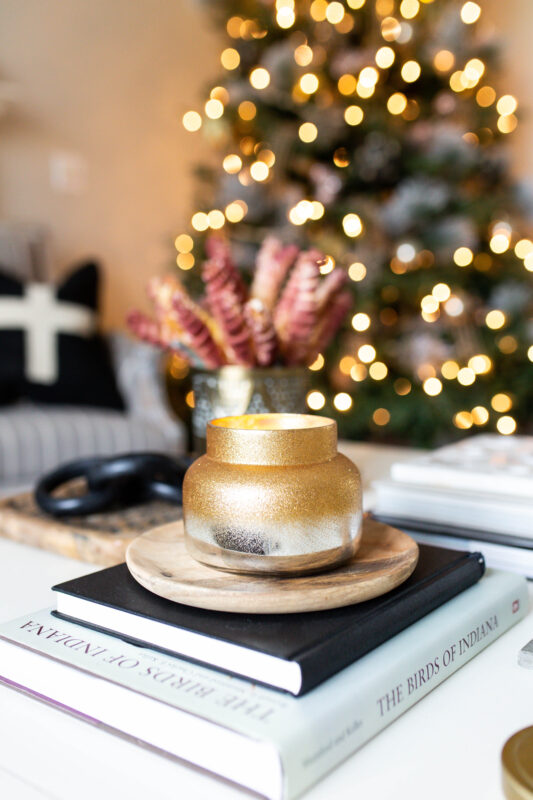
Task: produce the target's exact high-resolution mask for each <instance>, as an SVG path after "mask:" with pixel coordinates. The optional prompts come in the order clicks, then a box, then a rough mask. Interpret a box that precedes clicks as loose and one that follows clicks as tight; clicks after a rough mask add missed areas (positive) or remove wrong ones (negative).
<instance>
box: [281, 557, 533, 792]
mask: <svg viewBox="0 0 533 800" xmlns="http://www.w3.org/2000/svg"><path fill="white" fill-rule="evenodd" d="M494 577H496V578H499V579H500V581H499V584H500V585H499V587H498V586H494V591H493V592H489V593H487V592H486V591H481V592H478V589H483V588H486V587H483V583H484V581H481V582H480V584H478V585H477V586H474V587H472V588H471V589H468V590H466V592H465V593H464V594H463V596H462V597H461V596H460V597H458V598H455V600H451V601H450V602H449V603H447V605H446V606H444V607H442V608H440V609H438V610H437V611H435V612H434V613H433V614H432V615H431V619H426V620H422V621H421V622H420V623H418V625H415V626H414V628H411V629H409V630H407V631H404V632H403V633H401V634H400V635H399V636H397V637H396V638H395V639H394V640H391V642H389V643H388V644H386V645H384V646H383V648H381V650H378V651H374V652H373V653H369V654H368V655H367V656H364V657H363V658H362V659H361V660H360V661H359V662H358V663H357V664H356V665H354V666H353V667H351V668H350V669H347V670H345V671H344V672H343V673H340V674H339V675H338V676H336V677H335V678H332V679H331V680H330V681H328V682H327V683H326V684H323V685H322V686H321V687H319V688H317V689H315V690H314V691H313V692H312V694H310V695H308V696H306V697H303V698H302V699H301V700H300V703H301V704H302V706H303V704H305V703H306V701H312V706H313V717H312V719H311V718H308V719H306V725H305V726H302V731H301V735H299V736H298V737H295V736H294V731H292V736H291V738H290V739H289V738H287V742H286V746H285V748H282V749H281V755H282V761H283V764H284V773H285V776H286V794H285V796H286V797H287V798H292V797H295V796H297V795H299V794H300V793H301V792H303V791H305V789H307V788H309V787H310V786H311V785H312V784H314V783H316V782H317V781H318V780H320V778H321V777H323V776H324V775H325V774H327V773H328V772H329V771H331V770H332V769H333V768H334V767H335V766H336V765H337V764H339V763H340V762H341V761H343V760H344V759H346V758H347V757H348V756H349V755H351V754H352V753H354V752H355V751H356V750H358V749H359V748H360V747H361V746H362V745H364V744H365V743H366V742H367V741H369V740H370V739H371V738H372V737H373V736H375V735H376V734H377V733H379V731H381V730H383V729H384V728H386V727H387V726H388V725H390V724H391V722H393V721H394V720H395V719H397V717H399V716H400V715H401V714H403V713H404V712H405V711H407V710H408V709H409V708H410V707H411V706H413V705H414V704H415V703H417V702H418V701H419V700H421V699H422V698H423V697H424V696H425V695H427V694H428V693H429V692H431V691H432V690H433V689H435V688H436V687H437V686H438V685H439V684H441V683H442V682H443V681H444V680H446V678H448V677H450V675H452V674H453V673H454V672H456V671H457V670H458V669H460V668H461V667H462V666H463V665H464V664H466V663H467V662H468V661H470V660H471V659H472V658H473V657H474V656H476V655H477V654H478V653H480V652H481V651H482V650H483V649H484V648H485V647H487V646H488V645H490V644H491V643H492V642H493V641H495V640H496V639H497V638H498V637H499V636H501V634H503V633H504V632H505V631H506V630H507V629H508V628H510V627H511V626H512V625H514V624H515V623H516V622H518V621H519V620H520V619H521V618H522V617H524V616H525V614H526V613H527V608H528V594H527V583H526V581H525V580H523V579H521V578H517V577H516V576H509V575H507V574H506V573H494ZM468 595H470V596H468ZM465 601H466V602H465ZM426 622H427V623H430V624H428V625H425V623H426ZM421 625H423V626H425V627H424V629H423V630H422V629H421V627H420V626H421ZM380 660H381V661H385V660H386V661H387V662H388V663H380ZM334 682H335V683H336V686H335V694H336V696H335V697H333V698H332V692H333V690H334V689H333V686H334ZM321 694H323V703H320V699H321V698H320V695H321ZM339 697H340V698H342V700H339ZM319 709H321V710H322V714H320V713H318V711H319ZM304 713H305V712H304Z"/></svg>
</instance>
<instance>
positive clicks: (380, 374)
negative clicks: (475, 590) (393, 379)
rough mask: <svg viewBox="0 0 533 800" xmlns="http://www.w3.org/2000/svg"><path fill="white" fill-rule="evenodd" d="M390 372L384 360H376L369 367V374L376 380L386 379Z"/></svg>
mask: <svg viewBox="0 0 533 800" xmlns="http://www.w3.org/2000/svg"><path fill="white" fill-rule="evenodd" d="M388 373H389V370H388V368H387V365H386V364H384V363H383V361H374V363H373V364H371V365H370V366H369V368H368V374H369V375H370V377H371V378H372V380H374V381H382V380H384V379H385V378H386V377H387V375H388Z"/></svg>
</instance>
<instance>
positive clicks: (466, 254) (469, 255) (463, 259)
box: [453, 247, 474, 267]
mask: <svg viewBox="0 0 533 800" xmlns="http://www.w3.org/2000/svg"><path fill="white" fill-rule="evenodd" d="M453 260H454V262H455V263H456V264H457V266H458V267H467V266H468V265H469V264H471V263H472V261H473V260H474V254H473V252H472V251H471V250H470V248H469V247H458V248H457V250H456V251H455V253H454V254H453Z"/></svg>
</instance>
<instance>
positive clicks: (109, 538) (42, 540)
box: [0, 482, 181, 567]
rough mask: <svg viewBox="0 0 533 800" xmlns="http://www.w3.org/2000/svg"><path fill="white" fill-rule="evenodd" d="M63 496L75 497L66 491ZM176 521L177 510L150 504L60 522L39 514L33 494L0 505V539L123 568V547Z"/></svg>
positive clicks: (4, 501) (10, 498)
mask: <svg viewBox="0 0 533 800" xmlns="http://www.w3.org/2000/svg"><path fill="white" fill-rule="evenodd" d="M72 483H74V482H72ZM74 488H75V487H74ZM63 493H64V494H74V493H75V492H74V491H73V489H72V485H71V486H70V487H69V489H68V490H66V491H65V492H63ZM179 517H181V507H178V506H172V505H170V504H169V503H163V502H153V503H145V504H143V505H139V506H134V507H132V508H127V509H124V510H122V511H114V512H106V513H104V514H90V515H89V516H88V517H64V518H63V519H61V520H59V519H55V518H54V517H50V516H48V515H47V514H44V513H43V512H42V511H41V510H40V509H39V508H38V507H37V506H36V505H35V501H34V499H33V493H32V492H27V493H25V494H18V495H14V496H13V497H8V498H6V499H5V500H2V501H0V536H4V537H6V538H8V539H13V540H14V541H16V542H22V543H23V544H28V545H32V546H33V547H40V548H41V549H43V550H51V551H53V552H55V553H60V554H61V555H63V556H68V557H69V558H77V559H79V560H80V561H86V562H88V563H91V564H101V565H102V566H104V567H111V566H114V565H115V564H122V563H123V562H124V560H125V558H126V549H127V547H128V545H129V544H130V542H132V541H133V540H134V539H136V538H137V536H140V534H141V533H144V532H145V531H146V530H149V529H150V528H154V527H155V526H156V525H163V524H165V523H168V522H171V521H174V520H176V519H179Z"/></svg>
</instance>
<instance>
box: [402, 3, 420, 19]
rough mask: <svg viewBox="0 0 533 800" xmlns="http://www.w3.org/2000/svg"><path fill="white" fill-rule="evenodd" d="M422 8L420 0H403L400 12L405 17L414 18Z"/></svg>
mask: <svg viewBox="0 0 533 800" xmlns="http://www.w3.org/2000/svg"><path fill="white" fill-rule="evenodd" d="M419 10H420V3H419V2H418V0H402V2H401V3H400V14H401V15H402V17H403V18H404V19H413V18H414V17H416V15H417V14H418V12H419Z"/></svg>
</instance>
